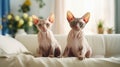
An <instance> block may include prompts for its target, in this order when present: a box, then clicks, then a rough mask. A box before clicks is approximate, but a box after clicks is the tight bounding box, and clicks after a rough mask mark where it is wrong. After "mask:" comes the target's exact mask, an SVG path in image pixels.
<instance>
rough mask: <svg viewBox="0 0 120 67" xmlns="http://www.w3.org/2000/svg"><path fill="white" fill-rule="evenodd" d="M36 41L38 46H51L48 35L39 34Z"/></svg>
mask: <svg viewBox="0 0 120 67" xmlns="http://www.w3.org/2000/svg"><path fill="white" fill-rule="evenodd" d="M38 41H39V44H40V45H44V46H48V45H50V44H51V36H50V35H49V33H44V34H43V33H42V34H41V33H39V34H38Z"/></svg>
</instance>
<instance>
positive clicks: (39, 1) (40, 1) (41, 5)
mask: <svg viewBox="0 0 120 67" xmlns="http://www.w3.org/2000/svg"><path fill="white" fill-rule="evenodd" d="M36 1H37V2H38V3H39V8H43V7H44V6H45V3H44V2H43V0H36Z"/></svg>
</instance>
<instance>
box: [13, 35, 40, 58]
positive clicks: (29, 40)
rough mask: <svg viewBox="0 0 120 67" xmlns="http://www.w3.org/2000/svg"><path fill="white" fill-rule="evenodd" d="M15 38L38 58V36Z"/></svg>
mask: <svg viewBox="0 0 120 67" xmlns="http://www.w3.org/2000/svg"><path fill="white" fill-rule="evenodd" d="M15 38H16V39H17V40H18V41H20V42H21V43H22V44H23V45H24V46H25V47H26V48H27V49H28V50H29V51H31V52H32V54H33V55H35V56H37V53H36V50H37V48H38V46H39V45H38V38H37V35H32V34H31V35H17V36H16V37H15Z"/></svg>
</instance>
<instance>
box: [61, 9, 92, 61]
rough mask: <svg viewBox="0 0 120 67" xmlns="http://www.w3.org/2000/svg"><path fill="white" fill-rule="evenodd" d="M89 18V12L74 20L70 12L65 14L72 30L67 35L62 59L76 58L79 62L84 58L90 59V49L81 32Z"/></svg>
mask: <svg viewBox="0 0 120 67" xmlns="http://www.w3.org/2000/svg"><path fill="white" fill-rule="evenodd" d="M89 18H90V13H89V12H88V13H86V14H85V15H84V16H82V17H81V18H75V17H74V16H73V14H72V13H71V12H70V11H68V12H67V20H68V22H69V24H70V27H71V28H72V29H71V31H70V32H69V34H68V38H67V46H66V48H65V50H64V53H63V57H78V59H80V60H83V59H84V58H85V57H86V58H89V57H91V54H92V49H91V47H90V46H89V44H88V42H87V40H86V39H85V37H84V35H83V32H82V29H83V28H84V27H85V25H86V24H87V23H88V21H89Z"/></svg>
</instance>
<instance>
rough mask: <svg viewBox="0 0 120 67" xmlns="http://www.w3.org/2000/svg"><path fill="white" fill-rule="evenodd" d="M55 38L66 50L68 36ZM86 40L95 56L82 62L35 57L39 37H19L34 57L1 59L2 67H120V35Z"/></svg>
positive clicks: (73, 58)
mask: <svg viewBox="0 0 120 67" xmlns="http://www.w3.org/2000/svg"><path fill="white" fill-rule="evenodd" d="M55 37H56V39H57V40H58V42H59V43H60V45H61V47H62V50H64V48H65V46H66V39H67V35H55ZM86 38H87V40H88V43H89V44H90V46H91V47H92V50H93V55H92V57H91V58H85V59H84V60H82V61H81V60H78V59H77V58H76V57H67V58H49V57H34V56H35V55H37V54H36V48H37V47H38V41H37V35H18V36H16V37H15V39H16V40H18V41H20V42H21V43H22V44H23V45H24V46H25V47H26V48H27V49H28V51H30V52H32V53H33V55H34V56H32V55H28V54H23V53H22V54H17V55H14V56H11V57H8V58H2V59H1V58H0V67H9V66H11V67H120V34H111V35H86Z"/></svg>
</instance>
